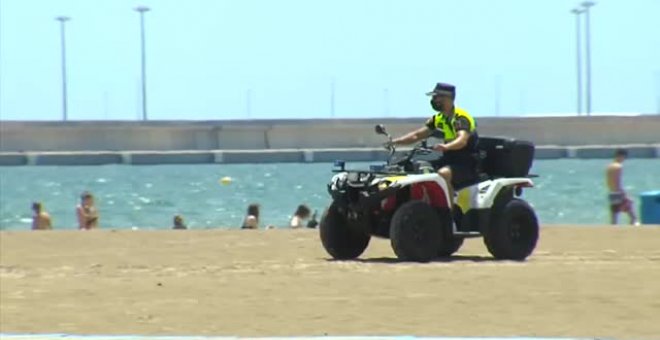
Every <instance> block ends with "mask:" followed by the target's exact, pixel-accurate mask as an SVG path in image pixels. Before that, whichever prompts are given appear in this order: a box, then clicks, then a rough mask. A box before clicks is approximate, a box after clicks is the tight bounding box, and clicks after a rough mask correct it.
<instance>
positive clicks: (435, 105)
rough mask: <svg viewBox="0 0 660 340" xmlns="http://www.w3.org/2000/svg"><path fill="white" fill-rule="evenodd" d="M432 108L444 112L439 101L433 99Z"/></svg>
mask: <svg viewBox="0 0 660 340" xmlns="http://www.w3.org/2000/svg"><path fill="white" fill-rule="evenodd" d="M431 107H432V108H433V109H434V110H436V111H438V112H439V111H442V104H440V102H439V101H435V100H433V99H431Z"/></svg>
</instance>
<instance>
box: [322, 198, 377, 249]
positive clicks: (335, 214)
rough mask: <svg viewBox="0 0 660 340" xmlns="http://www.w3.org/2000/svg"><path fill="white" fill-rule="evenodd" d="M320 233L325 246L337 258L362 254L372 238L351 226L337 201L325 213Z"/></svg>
mask: <svg viewBox="0 0 660 340" xmlns="http://www.w3.org/2000/svg"><path fill="white" fill-rule="evenodd" d="M319 233H320V236H321V243H322V244H323V248H325V251H327V252H328V254H330V256H332V257H333V258H334V259H337V260H350V259H354V258H356V257H358V256H360V255H361V254H362V253H363V252H364V250H365V249H366V248H367V246H368V245H369V240H370V239H371V236H370V235H368V234H365V233H364V232H362V231H360V230H357V229H355V228H351V226H350V225H349V222H348V220H347V218H346V216H345V215H344V214H342V213H341V212H340V211H339V209H338V207H337V203H335V202H332V204H330V207H328V209H327V210H326V211H325V212H324V213H323V217H322V218H321V223H320V226H319Z"/></svg>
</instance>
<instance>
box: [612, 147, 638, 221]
mask: <svg viewBox="0 0 660 340" xmlns="http://www.w3.org/2000/svg"><path fill="white" fill-rule="evenodd" d="M627 156H628V152H627V151H626V150H625V149H617V150H616V152H615V154H614V161H612V163H610V164H609V165H608V166H607V171H606V178H607V188H608V189H609V191H610V192H609V195H608V199H609V201H610V209H609V210H610V222H611V223H612V224H617V219H618V215H619V213H620V212H626V213H628V217H629V218H630V224H633V225H639V224H638V223H637V216H635V208H634V207H633V202H632V200H631V199H630V198H629V197H628V195H627V194H626V192H625V191H624V190H623V185H621V177H622V176H621V175H622V173H623V161H625V160H626V157H627Z"/></svg>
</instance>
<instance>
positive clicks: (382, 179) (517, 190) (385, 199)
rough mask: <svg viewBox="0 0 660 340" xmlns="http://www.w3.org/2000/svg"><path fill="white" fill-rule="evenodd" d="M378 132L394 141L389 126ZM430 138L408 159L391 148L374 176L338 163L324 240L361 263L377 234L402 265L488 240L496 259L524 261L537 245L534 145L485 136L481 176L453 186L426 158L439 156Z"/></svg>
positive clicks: (339, 255) (478, 157)
mask: <svg viewBox="0 0 660 340" xmlns="http://www.w3.org/2000/svg"><path fill="white" fill-rule="evenodd" d="M376 132H377V133H378V134H382V135H385V136H387V138H389V140H390V141H391V140H392V138H391V136H390V135H389V134H388V133H387V132H386V130H385V127H384V126H383V125H380V124H379V125H376ZM426 143H427V142H426V140H424V141H422V142H421V143H419V144H418V145H416V146H414V147H413V148H412V149H411V150H410V151H408V152H407V153H403V154H401V153H399V154H397V153H396V150H395V147H394V146H391V145H390V146H388V149H389V158H388V161H387V163H386V164H378V165H371V166H370V168H369V169H368V170H355V169H353V170H351V169H346V164H345V162H344V161H341V160H337V161H335V164H334V167H335V168H334V169H333V172H334V173H335V175H334V176H333V177H332V179H331V180H330V183H328V192H329V193H330V195H331V197H332V203H331V204H330V206H329V207H328V208H327V209H326V211H325V212H324V214H323V217H322V219H321V223H320V228H319V229H320V237H321V242H322V244H323V247H324V248H325V250H326V251H327V252H328V254H330V255H331V256H332V257H333V258H335V259H340V260H347V259H354V258H357V257H359V256H360V255H361V254H362V253H363V252H364V250H365V249H366V248H367V246H368V245H369V241H370V239H371V237H372V236H375V237H381V238H389V239H390V241H391V245H392V249H393V250H394V253H395V254H396V256H397V257H398V258H399V259H400V260H403V261H419V262H428V261H430V260H433V259H434V258H438V257H448V256H451V255H452V254H453V253H455V252H456V251H458V249H459V248H460V247H461V245H462V244H463V240H464V239H465V238H468V237H483V240H484V243H485V245H486V248H487V249H488V251H489V253H490V254H491V255H492V256H493V257H495V258H496V259H509V260H524V259H526V258H527V257H528V256H529V255H530V254H531V253H532V252H533V251H534V248H535V247H536V242H537V240H538V237H539V224H538V219H537V217H536V214H535V212H534V210H533V208H532V207H531V206H530V205H529V204H528V203H527V202H525V201H524V200H522V199H521V198H520V196H521V195H522V190H523V188H530V187H533V186H534V184H533V182H532V180H531V178H532V177H534V175H529V169H530V168H531V165H532V161H533V158H534V145H533V144H532V143H530V142H526V141H518V140H515V139H512V138H506V137H504V138H498V137H480V138H479V141H478V144H477V152H476V153H475V155H474V157H475V163H476V164H477V169H475V173H476V176H475V177H474V178H473V179H471V180H469V181H467V182H465V183H457V184H456V185H455V189H456V195H455V197H449V195H448V191H447V184H446V182H445V181H444V179H443V178H442V177H441V176H440V175H439V174H437V172H436V171H435V170H436V169H434V168H433V167H432V166H431V163H430V162H428V161H426V160H423V159H422V158H424V157H423V156H425V155H429V154H431V153H434V152H435V151H433V150H432V149H430V148H429V147H427V144H426Z"/></svg>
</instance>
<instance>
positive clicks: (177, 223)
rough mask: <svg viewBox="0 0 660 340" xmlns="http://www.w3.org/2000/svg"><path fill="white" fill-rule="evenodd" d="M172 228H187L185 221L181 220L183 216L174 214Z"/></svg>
mask: <svg viewBox="0 0 660 340" xmlns="http://www.w3.org/2000/svg"><path fill="white" fill-rule="evenodd" d="M172 229H188V227H187V226H186V223H185V222H184V221H183V216H181V215H175V216H174V227H172Z"/></svg>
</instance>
